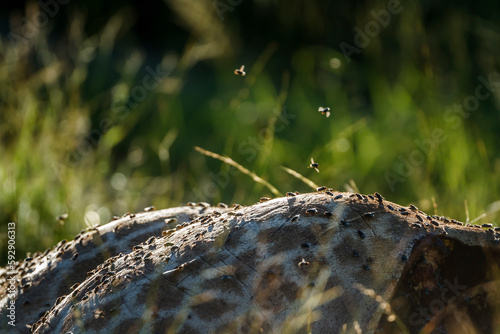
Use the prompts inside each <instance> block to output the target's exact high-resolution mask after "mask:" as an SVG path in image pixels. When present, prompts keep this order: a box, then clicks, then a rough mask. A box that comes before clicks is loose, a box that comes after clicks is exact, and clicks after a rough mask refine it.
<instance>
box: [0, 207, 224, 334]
mask: <svg viewBox="0 0 500 334" xmlns="http://www.w3.org/2000/svg"><path fill="white" fill-rule="evenodd" d="M201 204H202V205H197V206H187V207H179V208H172V209H166V210H160V211H152V212H147V213H137V214H126V215H125V216H124V217H122V218H121V219H118V220H115V221H112V222H111V223H109V224H106V225H103V226H96V227H94V228H90V229H87V231H82V232H81V233H80V234H78V235H77V236H76V238H75V239H74V240H72V241H69V242H66V240H63V241H61V242H60V243H59V244H57V245H56V246H55V247H53V248H52V249H48V250H47V251H45V252H44V253H43V254H41V253H38V254H35V255H34V256H33V257H32V258H27V259H26V260H25V261H24V262H21V263H16V269H15V271H16V272H17V274H16V276H15V278H16V282H15V284H16V287H17V291H18V294H17V296H16V301H15V307H16V311H17V312H16V324H17V326H16V328H15V332H18V333H29V332H30V330H29V328H28V327H27V325H31V324H33V323H35V322H36V321H37V320H38V319H40V318H41V317H42V316H43V315H44V313H45V312H46V311H48V310H49V309H50V307H51V306H52V305H54V303H55V302H56V300H57V298H58V297H60V296H64V295H67V294H68V293H70V292H71V289H70V287H71V286H72V285H74V284H76V283H80V282H82V281H83V280H85V278H86V277H87V272H90V271H91V270H92V269H95V268H96V267H97V266H98V265H99V264H101V263H103V262H104V261H106V260H107V259H109V258H110V257H113V256H116V255H118V254H128V253H130V252H131V251H132V250H133V249H132V248H133V247H134V246H135V245H138V244H140V243H142V242H144V241H146V240H147V239H149V238H151V237H154V236H160V235H161V233H162V231H164V230H167V229H170V228H172V227H175V226H176V225H177V224H183V223H186V222H189V221H191V220H192V219H194V218H195V217H198V216H200V215H203V214H207V213H212V212H213V211H214V210H215V208H208V207H206V205H205V204H203V203H201ZM218 210H219V211H223V210H225V209H221V208H218ZM10 277H11V276H10V274H9V275H7V270H6V269H1V270H0V296H2V297H1V300H0V319H2V321H1V326H2V327H1V328H0V332H2V331H3V330H8V329H10V330H12V327H10V326H8V325H7V324H6V321H3V320H5V319H7V313H8V312H7V310H6V307H7V306H8V304H7V303H8V301H9V300H8V299H7V287H8V284H9V282H7V278H10Z"/></svg>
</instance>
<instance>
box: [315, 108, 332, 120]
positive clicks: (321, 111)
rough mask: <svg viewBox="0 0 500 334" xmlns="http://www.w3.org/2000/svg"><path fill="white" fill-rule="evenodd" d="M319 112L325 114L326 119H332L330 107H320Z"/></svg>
mask: <svg viewBox="0 0 500 334" xmlns="http://www.w3.org/2000/svg"><path fill="white" fill-rule="evenodd" d="M318 111H319V112H320V113H321V114H323V115H326V117H327V118H328V117H330V108H329V107H324V108H323V107H319V108H318Z"/></svg>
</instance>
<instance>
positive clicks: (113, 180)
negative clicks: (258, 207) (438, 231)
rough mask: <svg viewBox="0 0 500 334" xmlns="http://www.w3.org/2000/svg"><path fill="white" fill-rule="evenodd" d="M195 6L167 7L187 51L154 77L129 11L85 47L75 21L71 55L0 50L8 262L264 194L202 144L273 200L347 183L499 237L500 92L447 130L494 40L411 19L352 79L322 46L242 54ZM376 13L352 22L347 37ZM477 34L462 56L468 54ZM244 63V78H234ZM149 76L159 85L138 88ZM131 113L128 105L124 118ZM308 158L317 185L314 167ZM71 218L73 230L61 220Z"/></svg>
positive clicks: (0, 175) (0, 193)
mask: <svg viewBox="0 0 500 334" xmlns="http://www.w3.org/2000/svg"><path fill="white" fill-rule="evenodd" d="M203 4H205V5H198V4H197V3H194V2H186V3H182V4H181V3H180V2H179V1H171V2H170V5H171V6H172V8H174V10H175V12H176V15H177V19H178V20H179V21H181V22H183V24H184V25H185V26H186V27H187V29H188V30H190V31H191V32H192V34H193V37H192V38H191V39H189V40H188V41H187V43H186V46H185V49H184V51H182V52H180V53H179V52H174V51H172V52H169V53H166V54H164V55H162V57H161V59H160V61H159V62H158V63H148V62H146V60H145V59H146V57H145V51H144V50H141V49H140V48H135V49H132V50H127V52H123V50H119V49H116V48H117V46H116V45H117V40H119V39H120V38H123V35H124V34H126V32H127V29H129V26H128V24H127V22H128V16H129V13H128V12H127V11H126V10H124V11H122V12H118V13H116V14H115V15H114V16H113V17H111V18H110V19H109V22H108V24H107V25H106V26H105V28H104V29H103V30H102V31H100V32H98V33H97V34H95V35H92V36H85V35H84V34H82V32H81V29H79V27H80V26H82V25H83V24H84V20H85V19H84V18H83V16H79V15H75V17H74V18H73V21H72V23H71V26H70V28H69V29H68V31H67V35H68V36H67V41H68V45H65V46H64V47H61V46H58V45H57V44H56V43H51V42H50V41H49V38H48V34H49V32H50V28H47V29H41V30H40V31H39V32H38V35H36V36H35V37H33V38H31V39H30V41H29V43H27V44H22V45H19V46H16V47H12V45H11V43H10V41H9V40H8V39H7V38H5V37H2V38H1V39H0V87H1V89H0V94H1V95H0V110H1V114H0V138H1V145H0V207H1V208H2V210H0V222H1V225H2V226H4V227H3V228H2V230H1V231H0V240H1V244H3V245H5V244H6V240H7V239H6V235H7V228H6V224H7V222H9V221H14V222H16V223H17V239H16V247H17V254H16V256H17V258H19V259H21V258H23V257H24V255H25V253H26V252H34V251H41V250H44V249H45V248H47V247H50V246H51V245H53V244H55V243H56V242H57V241H58V240H60V239H64V238H66V239H68V238H73V237H74V235H76V234H77V233H78V232H79V231H80V230H81V229H83V228H85V227H87V226H88V225H95V224H97V223H101V224H104V223H107V222H108V221H109V220H111V219H112V217H113V216H114V215H118V216H121V215H122V214H124V213H126V212H129V211H130V212H134V211H139V210H142V208H144V207H146V206H149V205H154V206H156V207H157V208H166V207H170V206H178V205H182V204H183V203H185V202H187V201H208V202H211V203H213V204H216V203H217V202H226V203H234V202H237V203H241V204H245V205H250V204H253V203H254V202H256V201H258V199H259V198H260V197H261V196H264V195H268V196H269V195H272V194H270V193H269V191H268V190H267V189H265V188H264V187H263V186H262V185H260V184H256V183H255V182H253V181H252V180H251V178H249V177H248V176H247V175H243V174H241V173H235V172H234V168H232V167H229V166H227V165H224V164H223V163H221V162H220V161H217V160H214V159H211V158H208V157H206V156H203V155H201V154H199V153H198V152H196V151H195V150H194V149H193V147H194V146H195V145H197V146H200V147H202V148H205V149H207V150H210V151H212V152H216V153H219V154H222V155H227V156H229V157H231V158H232V159H234V160H235V161H236V162H238V163H240V164H242V165H243V166H245V167H246V168H248V169H250V170H251V171H253V172H255V173H257V174H258V175H259V176H260V177H262V178H263V179H265V180H267V181H269V182H270V183H271V184H272V185H274V186H275V187H277V188H278V190H279V191H280V192H282V193H285V192H286V191H295V190H298V191H301V192H307V191H310V190H311V189H310V188H308V187H307V185H305V184H303V183H302V182H301V181H299V180H297V179H295V178H294V177H292V176H291V175H289V174H287V173H286V172H285V171H284V170H283V169H282V168H280V166H285V167H288V168H291V169H293V170H295V171H297V172H299V173H301V174H303V175H304V176H306V177H308V178H310V179H311V180H313V181H314V182H315V183H317V184H319V185H327V186H329V187H332V188H334V189H338V190H345V189H346V188H348V186H346V185H348V184H349V183H350V181H351V180H353V181H354V182H355V184H356V186H357V187H358V188H359V190H360V191H361V192H362V193H373V192H375V191H378V192H380V193H382V194H383V195H384V196H385V197H386V199H388V200H391V201H394V202H398V203H400V204H403V205H404V204H409V203H414V204H415V205H417V206H418V207H419V208H420V209H422V210H425V211H428V212H429V213H431V214H434V213H436V214H440V215H445V216H450V217H453V218H456V219H459V220H462V221H466V220H474V219H475V218H476V217H480V216H481V215H484V214H485V213H487V215H485V216H481V217H482V218H481V219H480V220H477V221H476V222H480V223H483V222H493V223H495V224H497V219H498V218H497V213H496V212H497V210H498V207H499V202H498V201H499V191H500V189H499V184H500V183H499V179H498V178H499V175H500V159H499V156H500V155H499V145H497V144H498V138H497V137H498V136H497V133H498V131H499V129H500V126H499V107H498V106H499V98H500V92H499V91H498V90H497V91H495V92H494V94H491V96H490V97H489V98H487V99H485V100H484V101H481V102H480V104H479V107H478V109H477V110H475V111H474V112H471V114H470V116H469V117H468V118H457V119H454V122H450V121H447V119H446V118H445V116H444V115H445V113H446V111H447V110H448V109H449V108H451V107H452V106H453V104H455V103H460V104H461V103H462V102H463V101H464V99H465V98H466V97H467V96H471V95H472V96H473V95H474V94H475V89H476V86H477V85H478V84H479V83H480V82H479V81H478V80H477V77H478V76H482V77H485V78H487V76H488V74H490V73H493V72H496V71H498V65H499V64H498V61H499V58H498V54H497V53H496V51H497V50H496V49H495V47H494V46H492V45H495V43H497V44H498V41H499V39H500V38H499V36H500V34H499V31H498V27H497V26H495V25H494V24H492V23H491V22H483V21H481V20H478V19H477V18H475V17H471V16H467V13H465V12H464V11H460V10H455V11H453V10H450V12H449V13H448V15H447V16H446V17H444V18H443V19H442V20H441V25H440V26H439V27H433V26H429V25H426V23H425V22H424V18H423V16H422V13H421V12H422V9H421V8H420V7H419V4H417V3H412V6H413V7H411V8H412V10H411V11H410V10H405V11H403V12H402V13H401V14H399V16H398V17H394V18H393V21H392V23H391V26H390V27H389V28H387V29H385V30H382V31H381V33H380V35H378V36H377V37H374V38H373V39H372V41H371V43H370V45H369V46H368V47H366V48H364V49H362V58H358V59H356V58H353V61H352V62H351V63H347V62H346V58H345V57H344V55H343V54H342V53H341V52H340V51H339V48H338V47H337V45H334V44H332V43H330V44H328V45H319V44H311V45H309V46H302V47H300V48H299V49H298V50H295V51H293V53H291V54H288V53H287V52H286V51H283V50H281V49H280V45H279V43H276V42H273V41H270V42H269V44H268V46H267V48H265V49H263V50H245V48H244V46H242V45H241V44H242V43H243V41H241V40H238V37H237V34H235V33H233V32H231V31H232V29H231V28H230V27H232V28H234V29H236V28H237V27H235V26H225V25H224V24H226V22H227V21H225V22H224V23H223V22H221V21H220V20H219V19H218V17H217V14H216V13H215V12H214V11H213V8H212V7H211V5H210V3H209V2H203ZM383 4H384V3H382V2H380V3H378V2H377V3H373V4H371V7H370V6H368V5H367V7H366V8H362V9H360V10H359V15H358V16H357V17H356V18H355V20H354V21H353V27H354V26H355V25H356V24H358V25H359V26H363V24H364V22H367V20H370V19H371V18H370V17H369V16H367V13H369V9H370V8H377V6H378V5H383ZM195 6H199V7H196V8H197V10H192V9H193V8H195ZM408 6H410V4H408ZM379 7H380V6H379ZM190 9H191V10H190ZM311 15H312V14H311ZM464 17H465V18H466V20H465V21H464ZM461 22H462V23H463V22H466V23H463V24H462V23H461ZM227 24H228V25H229V24H230V23H227ZM479 32H480V33H479ZM474 34H477V39H478V42H477V45H476V47H477V48H476V50H474V52H471V50H469V48H468V46H467V43H466V40H465V39H466V38H470V36H471V35H474ZM346 42H348V43H351V44H352V41H349V40H346ZM450 53H452V55H453V57H450ZM471 54H475V55H476V56H477V59H476V58H475V59H473V60H471V59H470V57H471ZM283 59H286V61H285V62H284V65H283V66H278V64H282V63H283ZM241 64H245V65H246V70H247V72H248V75H247V76H246V77H239V76H235V75H234V74H233V70H234V69H235V68H238V67H239V66H240V65H241ZM157 66H159V68H161V71H164V72H168V73H169V74H168V75H164V76H163V77H162V78H161V80H160V82H159V85H158V86H157V87H155V89H151V90H144V89H141V88H140V87H143V88H144V78H145V76H147V75H148V73H149V72H148V68H149V69H156V68H157ZM282 68H285V69H284V70H281V69H282ZM277 69H279V70H277ZM151 82H152V81H151ZM137 87H139V88H137ZM144 92H146V94H145V95H144V94H142V93H144ZM141 94H142V95H141ZM127 101H128V103H131V104H130V105H132V104H133V105H135V104H136V105H137V106H136V107H135V108H131V109H129V110H128V109H127V108H126V107H124V106H125V105H126V104H127ZM319 106H329V107H330V108H331V110H332V116H331V117H330V118H328V119H327V118H325V117H324V116H323V115H321V114H320V113H318V112H317V110H318V107H319ZM124 108H125V109H124ZM455 121H456V122H458V123H455ZM434 129H442V131H443V133H444V135H445V136H446V140H445V141H444V142H442V143H439V144H436V145H435V149H433V150H431V151H430V152H427V153H425V154H420V153H418V152H422V150H421V149H419V146H418V145H417V144H416V142H415V141H416V140H419V141H425V140H428V139H430V138H431V137H432V131H433V130H434ZM412 152H417V153H413V154H414V155H413V157H415V156H417V155H418V157H420V158H421V159H420V160H419V161H420V162H419V163H417V164H414V165H413V167H412V171H411V173H409V175H408V176H407V177H403V178H402V179H401V178H399V179H398V180H400V182H397V183H395V184H394V186H393V187H391V185H390V184H389V183H388V182H387V175H388V174H387V173H388V172H391V173H393V174H391V175H393V176H394V175H396V176H397V175H399V174H397V167H398V161H401V160H400V159H401V158H402V159H406V160H408V159H410V157H411V154H412ZM311 157H314V159H315V160H316V161H317V162H319V164H320V170H321V173H319V174H318V173H316V172H315V171H314V170H313V169H309V168H307V166H308V165H309V163H310V158H311ZM70 158H71V159H70ZM68 159H69V160H68ZM69 161H72V162H69ZM394 173H395V174H394ZM399 176H401V175H399ZM434 202H435V203H436V204H437V206H433V203H434ZM465 203H467V204H465ZM466 205H467V207H466ZM466 212H468V215H469V216H466ZM65 213H68V214H69V218H68V219H67V220H66V221H64V222H60V221H58V220H57V219H56V218H55V217H57V216H60V215H62V214H65ZM5 251H6V249H5V247H3V248H1V249H0V258H1V260H2V263H5V261H6V253H5Z"/></svg>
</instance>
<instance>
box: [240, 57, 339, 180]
mask: <svg viewBox="0 0 500 334" xmlns="http://www.w3.org/2000/svg"><path fill="white" fill-rule="evenodd" d="M234 74H236V75H239V76H242V77H244V76H245V75H247V72H245V65H241V67H240V68H237V69H235V70H234ZM318 112H320V113H321V114H322V115H325V116H326V117H327V118H328V117H330V115H331V112H330V108H329V107H319V108H318ZM307 168H314V169H315V170H316V171H317V172H318V173H319V164H318V163H317V162H314V159H313V158H311V164H310V165H309V166H308V167H307Z"/></svg>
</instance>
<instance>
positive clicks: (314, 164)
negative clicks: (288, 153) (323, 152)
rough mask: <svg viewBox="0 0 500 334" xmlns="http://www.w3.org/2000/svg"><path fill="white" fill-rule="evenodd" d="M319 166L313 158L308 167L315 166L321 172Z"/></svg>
mask: <svg viewBox="0 0 500 334" xmlns="http://www.w3.org/2000/svg"><path fill="white" fill-rule="evenodd" d="M318 167H319V163H317V162H314V159H313V158H311V164H310V165H309V167H307V168H314V169H316V171H317V172H318V173H319V168H318Z"/></svg>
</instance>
